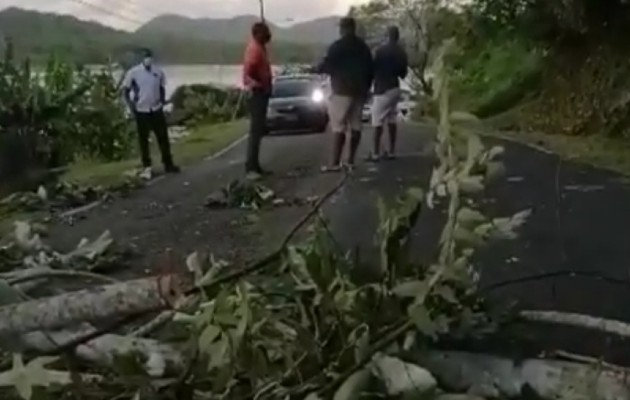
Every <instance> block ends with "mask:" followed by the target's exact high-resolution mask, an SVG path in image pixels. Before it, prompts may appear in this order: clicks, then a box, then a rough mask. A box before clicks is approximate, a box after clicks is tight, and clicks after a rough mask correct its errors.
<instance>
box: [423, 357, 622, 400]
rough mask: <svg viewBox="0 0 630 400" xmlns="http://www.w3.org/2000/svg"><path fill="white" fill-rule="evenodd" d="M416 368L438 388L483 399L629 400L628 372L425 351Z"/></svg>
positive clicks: (573, 364) (530, 360)
mask: <svg viewBox="0 0 630 400" xmlns="http://www.w3.org/2000/svg"><path fill="white" fill-rule="evenodd" d="M417 362H418V364H419V365H420V366H421V367H423V368H426V369H427V370H428V371H429V372H431V374H433V375H434V376H435V377H436V378H437V379H438V381H440V382H441V384H442V387H443V388H444V389H446V390H452V391H454V392H459V393H466V392H468V393H474V394H476V395H479V396H482V397H487V398H508V399H517V398H523V396H524V394H525V393H527V391H530V392H531V391H533V392H534V393H533V394H531V393H530V394H531V395H530V396H528V398H542V399H575V400H590V399H597V400H630V387H628V385H627V378H628V374H629V373H630V370H624V371H621V372H620V371H611V370H604V369H602V368H599V367H598V366H592V365H585V364H578V363H571V362H566V361H557V360H539V359H529V360H520V361H518V362H515V361H513V360H510V359H507V358H501V357H495V356H491V355H487V354H473V353H464V352H439V351H429V352H426V353H419V354H418V356H417Z"/></svg>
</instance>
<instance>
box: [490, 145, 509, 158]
mask: <svg viewBox="0 0 630 400" xmlns="http://www.w3.org/2000/svg"><path fill="white" fill-rule="evenodd" d="M504 152H505V148H504V147H503V146H493V147H492V148H491V149H490V150H489V151H488V160H494V159H495V158H497V157H498V156H500V155H502V154H503V153H504Z"/></svg>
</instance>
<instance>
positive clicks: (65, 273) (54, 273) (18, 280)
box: [7, 268, 119, 286]
mask: <svg viewBox="0 0 630 400" xmlns="http://www.w3.org/2000/svg"><path fill="white" fill-rule="evenodd" d="M24 271H25V273H24V274H22V276H19V275H18V276H16V277H14V278H9V279H7V282H8V283H9V284H10V285H12V286H14V285H20V284H24V283H26V282H31V281H36V280H41V279H47V278H80V279H90V280H95V281H101V282H105V283H117V282H119V281H118V280H116V279H114V278H110V277H108V276H105V275H100V274H95V273H93V272H87V271H69V270H54V269H48V268H31V269H27V270H24Z"/></svg>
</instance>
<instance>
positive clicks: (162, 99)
mask: <svg viewBox="0 0 630 400" xmlns="http://www.w3.org/2000/svg"><path fill="white" fill-rule="evenodd" d="M160 103H162V105H166V75H165V74H164V71H162V70H160Z"/></svg>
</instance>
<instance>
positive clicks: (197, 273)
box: [186, 252, 203, 283]
mask: <svg viewBox="0 0 630 400" xmlns="http://www.w3.org/2000/svg"><path fill="white" fill-rule="evenodd" d="M186 267H187V268H188V270H189V271H190V272H191V273H192V274H193V276H194V277H195V282H196V283H197V282H200V281H201V278H202V277H203V269H202V267H201V260H200V259H199V253H197V252H194V253H192V254H190V255H189V256H188V257H187V258H186Z"/></svg>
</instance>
